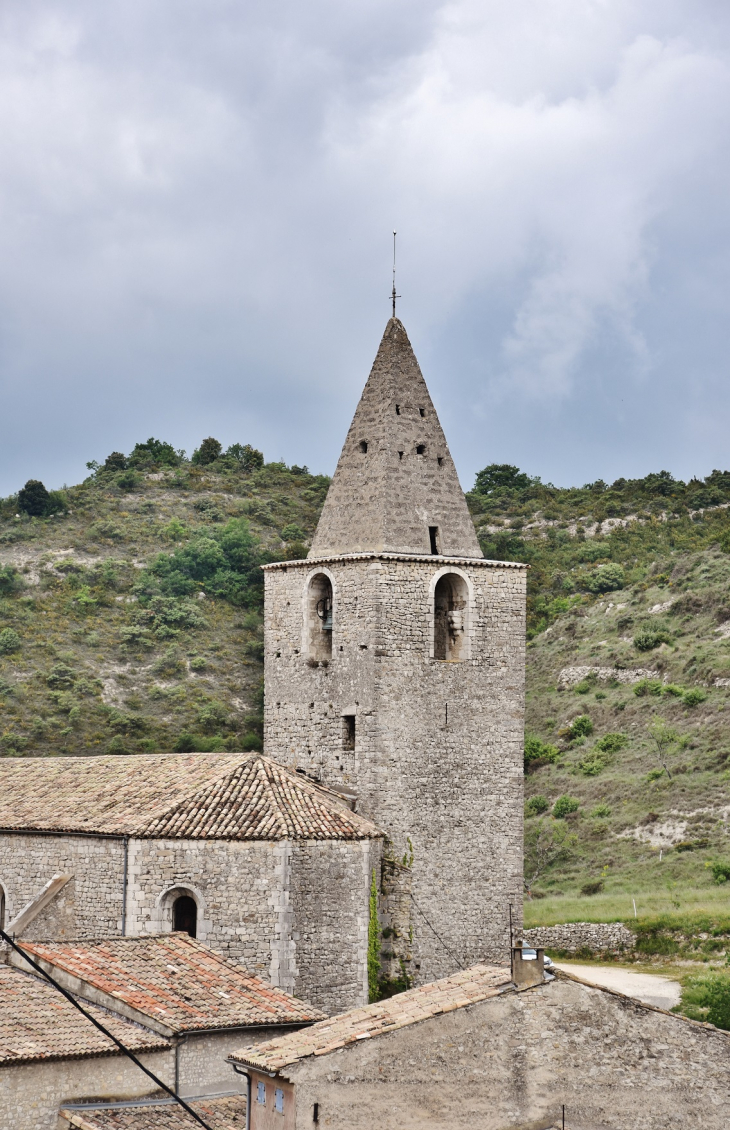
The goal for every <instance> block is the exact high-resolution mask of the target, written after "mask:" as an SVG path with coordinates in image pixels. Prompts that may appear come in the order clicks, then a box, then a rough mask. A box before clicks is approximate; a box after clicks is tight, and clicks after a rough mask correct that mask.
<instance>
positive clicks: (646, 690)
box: [634, 679, 664, 698]
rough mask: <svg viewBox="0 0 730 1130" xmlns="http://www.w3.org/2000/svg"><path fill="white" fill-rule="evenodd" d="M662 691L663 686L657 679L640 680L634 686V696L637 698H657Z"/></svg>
mask: <svg viewBox="0 0 730 1130" xmlns="http://www.w3.org/2000/svg"><path fill="white" fill-rule="evenodd" d="M663 690H664V686H663V684H662V683H660V682H659V680H658V679H640V680H639V682H638V683H635V684H634V694H635V695H636V696H637V697H638V698H644V697H645V696H646V695H648V694H651V695H655V696H657V697H658V696H659V695H660V694H661V693H662V691H663Z"/></svg>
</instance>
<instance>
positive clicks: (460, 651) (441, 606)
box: [433, 573, 469, 662]
mask: <svg viewBox="0 0 730 1130" xmlns="http://www.w3.org/2000/svg"><path fill="white" fill-rule="evenodd" d="M468 607H469V588H468V586H467V583H466V581H465V580H464V578H463V577H462V576H460V575H459V574H458V573H444V575H443V576H442V577H439V579H438V581H437V583H436V588H435V590H434V609H433V611H434V616H433V621H434V634H433V655H434V659H443V660H449V661H451V662H456V661H458V660H460V659H465V658H466V648H467V614H468Z"/></svg>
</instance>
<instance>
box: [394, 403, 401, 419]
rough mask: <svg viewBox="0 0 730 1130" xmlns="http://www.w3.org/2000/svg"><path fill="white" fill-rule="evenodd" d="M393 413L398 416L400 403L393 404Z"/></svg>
mask: <svg viewBox="0 0 730 1130" xmlns="http://www.w3.org/2000/svg"><path fill="white" fill-rule="evenodd" d="M395 414H396V416H400V404H396V406H395Z"/></svg>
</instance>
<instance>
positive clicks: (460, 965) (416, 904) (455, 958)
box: [411, 895, 465, 969]
mask: <svg viewBox="0 0 730 1130" xmlns="http://www.w3.org/2000/svg"><path fill="white" fill-rule="evenodd" d="M411 901H412V902H413V905H414V906H415V908H416V910H417V911H418V913H419V914H420V915H421V917H422V918H423V921H424V922H425V923H426V925H427V926H428V927H429V929H430V930H432V931H433V933H434V935H435V936H436V938H438V940H439V941H440V942H441V945H442V946H443V947H444V949H445V950H446V952H447V954H448V955H449V957H450V958H451V960H452V961H455V962H456V964H457V965H458V967H459V969H464V968H465V966H463V965H462V964H461V962H460V961H459V959H458V957H456V956H455V955H454V954H453V953H452V952H451V950H450V949H449V947H448V946H447V945H446V942H445V941H444V939H443V938H442V937H441V936H440V935H439V934H437V933H436V930H435V929H434V927H433V926H432V925H431V923H430V922H429V920H428V918H426V915H425V914H424V913H423V911H422V910H421V908H420V906H419V905H418V903H417V902H416V900H415V899H414V898H413V895H411Z"/></svg>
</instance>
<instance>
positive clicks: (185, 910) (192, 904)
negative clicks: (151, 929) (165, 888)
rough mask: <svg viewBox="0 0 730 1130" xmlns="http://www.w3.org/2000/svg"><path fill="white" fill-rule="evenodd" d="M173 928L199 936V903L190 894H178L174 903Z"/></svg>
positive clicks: (191, 935)
mask: <svg viewBox="0 0 730 1130" xmlns="http://www.w3.org/2000/svg"><path fill="white" fill-rule="evenodd" d="M172 928H173V930H184V932H185V933H186V934H189V935H190V937H191V938H196V937H197V936H198V904H197V903H196V901H195V899H194V898H192V897H191V896H190V895H178V896H177V898H176V899H175V901H174V902H173V904H172Z"/></svg>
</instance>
